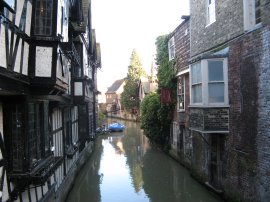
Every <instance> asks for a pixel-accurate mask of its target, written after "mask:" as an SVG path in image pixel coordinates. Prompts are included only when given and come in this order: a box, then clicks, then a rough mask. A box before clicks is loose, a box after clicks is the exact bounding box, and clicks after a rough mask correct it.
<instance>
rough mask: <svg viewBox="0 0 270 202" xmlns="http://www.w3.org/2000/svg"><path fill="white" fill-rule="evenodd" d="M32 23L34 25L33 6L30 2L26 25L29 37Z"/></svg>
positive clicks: (28, 3)
mask: <svg viewBox="0 0 270 202" xmlns="http://www.w3.org/2000/svg"><path fill="white" fill-rule="evenodd" d="M31 23H32V4H31V3H30V2H29V1H28V2H27V11H26V25H25V33H26V34H27V35H28V36H30V30H31Z"/></svg>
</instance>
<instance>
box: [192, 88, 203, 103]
mask: <svg viewBox="0 0 270 202" xmlns="http://www.w3.org/2000/svg"><path fill="white" fill-rule="evenodd" d="M192 101H193V103H201V102H202V85H201V84H200V85H194V86H192Z"/></svg>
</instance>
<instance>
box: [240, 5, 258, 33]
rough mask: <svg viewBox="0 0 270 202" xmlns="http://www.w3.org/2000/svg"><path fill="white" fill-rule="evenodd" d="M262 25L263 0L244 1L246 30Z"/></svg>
mask: <svg viewBox="0 0 270 202" xmlns="http://www.w3.org/2000/svg"><path fill="white" fill-rule="evenodd" d="M260 23H261V0H244V28H245V30H249V29H252V28H254V27H255V26H256V25H257V24H260Z"/></svg>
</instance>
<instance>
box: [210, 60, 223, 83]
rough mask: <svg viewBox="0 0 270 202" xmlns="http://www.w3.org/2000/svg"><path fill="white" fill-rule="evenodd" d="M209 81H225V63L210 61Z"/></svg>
mask: <svg viewBox="0 0 270 202" xmlns="http://www.w3.org/2000/svg"><path fill="white" fill-rule="evenodd" d="M208 79H209V81H223V61H218V60H216V61H212V60H209V61H208Z"/></svg>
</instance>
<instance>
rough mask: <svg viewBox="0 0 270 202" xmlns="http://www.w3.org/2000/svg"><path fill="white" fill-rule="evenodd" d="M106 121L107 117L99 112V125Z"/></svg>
mask: <svg viewBox="0 0 270 202" xmlns="http://www.w3.org/2000/svg"><path fill="white" fill-rule="evenodd" d="M104 119H105V115H104V114H103V113H102V112H101V111H99V112H98V125H99V126H101V125H102V122H103V121H104Z"/></svg>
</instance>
